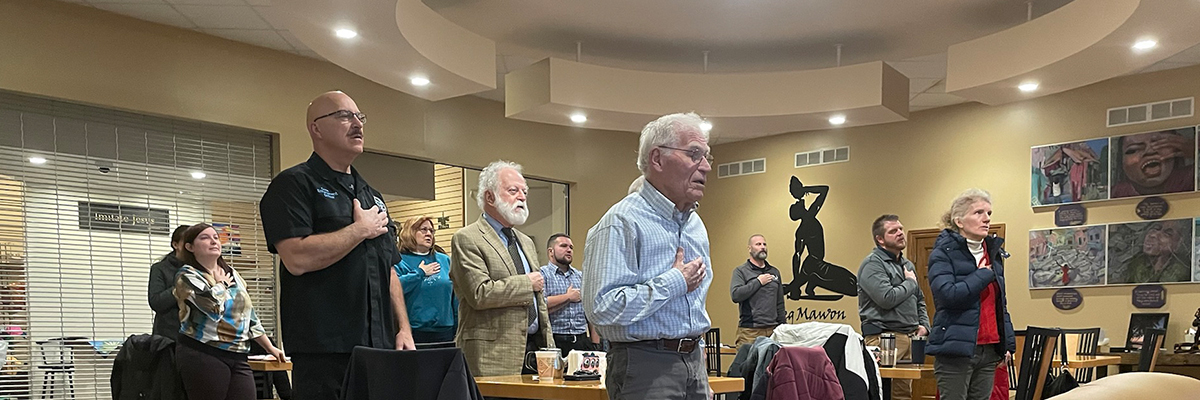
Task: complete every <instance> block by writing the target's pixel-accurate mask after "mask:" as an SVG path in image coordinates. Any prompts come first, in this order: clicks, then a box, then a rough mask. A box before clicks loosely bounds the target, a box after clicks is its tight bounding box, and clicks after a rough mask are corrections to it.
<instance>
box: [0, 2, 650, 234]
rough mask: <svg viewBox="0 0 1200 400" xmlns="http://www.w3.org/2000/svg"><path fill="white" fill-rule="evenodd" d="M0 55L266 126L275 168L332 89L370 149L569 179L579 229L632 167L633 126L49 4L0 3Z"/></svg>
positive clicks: (33, 76)
mask: <svg viewBox="0 0 1200 400" xmlns="http://www.w3.org/2000/svg"><path fill="white" fill-rule="evenodd" d="M0 54H5V55H6V56H4V57H0V71H2V73H0V89H6V90H13V91H18V92H24V93H30V94H35V95H39V96H46V97H53V98H59V99H64V100H70V101H76V102H84V103H90V104H96V105H101V106H105V107H113V108H119V109H126V110H132V111H136V112H142V113H149V114H158V115H166V116H172V117H180V118H187V119H194V120H201V121H208V122H215V123H221V124H227V125H234V126H240V127H246V128H251V129H258V130H263V131H268V132H277V133H278V134H279V148H280V160H281V165H282V166H283V167H285V168H286V167H288V166H291V165H294V164H296V163H299V162H302V161H304V159H305V158H307V157H308V154H309V152H310V151H311V146H310V142H309V139H308V135H307V133H306V132H305V125H304V121H303V116H304V112H305V107H306V106H307V105H308V101H309V100H311V99H312V98H313V97H314V96H316V95H317V94H320V93H321V92H324V91H327V90H331V89H341V90H343V91H345V92H347V93H348V94H350V95H351V96H353V97H354V98H355V100H356V101H357V102H358V105H359V107H360V108H361V109H362V111H363V112H365V113H367V114H368V115H370V117H371V119H370V123H369V124H367V127H366V140H367V146H368V147H369V148H371V149H373V150H377V151H380V152H385V153H390V154H396V155H402V156H410V157H415V158H421V159H426V160H434V161H438V162H443V163H447V164H454V165H461V166H470V167H483V166H485V165H487V163H488V162H490V161H492V160H495V159H497V158H500V157H503V158H506V159H509V160H512V161H516V162H519V163H522V164H524V166H525V171H526V174H527V175H529V176H533V177H543V178H548V179H552V180H557V181H564V182H571V183H572V184H573V185H572V194H573V196H572V198H573V199H574V200H575V201H574V202H573V204H571V219H572V221H575V223H574V224H572V228H573V230H572V234H573V235H578V236H579V237H583V236H584V234H585V233H586V232H587V229H588V228H589V227H590V226H591V225H592V222H594V221H596V220H597V219H599V217H600V215H602V214H603V212H604V211H605V210H606V209H607V208H608V207H609V206H610V205H611V204H612V203H614V202H616V201H617V200H619V199H620V198H621V197H622V194H624V193H625V188H626V187H627V186H628V184H629V182H630V181H631V180H633V178H634V177H635V176H637V170H636V169H635V168H634V152H635V151H636V148H637V137H636V135H633V134H629V133H621V132H611V131H598V130H588V129H578V128H568V127H560V126H550V125H543V124H536V123H529V122H522V121H516V120H510V119H506V118H504V106H503V105H502V104H500V103H497V102H494V101H490V100H485V99H480V98H476V97H463V98H457V99H451V100H446V101H442V102H437V103H431V102H428V101H424V100H421V99H418V98H414V97H411V96H408V95H405V94H403V93H400V92H398V91H395V90H391V89H388V88H386V87H383V86H380V85H378V84H375V83H373V82H370V81H367V80H365V79H363V78H360V77H358V76H356V75H354V74H351V73H349V72H347V71H345V70H342V69H341V68H339V67H337V66H335V65H333V64H329V63H326V62H322V61H318V60H314V59H309V58H305V57H300V56H296V55H292V54H289V53H284V52H279V51H273V50H267V49H263V48H259V47H254V46H250V45H246V44H241V43H237V42H232V41H228V40H224V39H220V38H216V37H213V36H208V35H204V34H201V33H197V32H192V31H188V30H184V29H177V28H172V27H167V26H162V25H157V24H153V23H149V22H144V21H140V20H136V19H132V18H127V17H122V16H118V15H115V14H110V13H107V12H103V11H99V10H96V9H92V8H88V7H82V6H76V5H72V4H66V3H62V2H57V1H49V0H0ZM434 84H435V85H436V84H437V82H434ZM614 162H615V163H616V165H615V166H614V165H613V163H614ZM548 206H549V205H547V207H548ZM580 245H582V241H581V243H580Z"/></svg>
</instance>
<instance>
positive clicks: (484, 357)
mask: <svg viewBox="0 0 1200 400" xmlns="http://www.w3.org/2000/svg"><path fill="white" fill-rule="evenodd" d="M514 231H515V232H516V235H517V240H518V241H519V242H520V244H521V250H522V251H523V252H524V253H525V257H526V258H528V262H529V266H530V268H531V269H532V271H537V269H538V266H540V265H541V264H538V259H537V255H538V251H537V250H536V249H537V247H535V246H534V244H533V239H530V238H529V236H525V234H524V233H521V232H520V231H516V230H515V229H514ZM450 247H451V249H452V250H451V257H450V280H451V281H453V282H454V293H455V294H457V295H458V298H459V299H460V301H459V304H458V334H457V337H456V339H455V341H456V342H457V344H458V347H461V348H462V350H463V354H464V355H466V357H467V366H468V367H469V368H470V369H471V373H472V374H474V375H475V376H497V375H517V374H520V373H521V365H522V364H523V363H524V359H525V341H526V338H527V336H528V335H527V334H526V330H527V329H528V328H529V314H528V312H527V311H526V307H529V305H530V303H531V302H533V301H535V297H534V291H533V283H531V282H530V281H529V278H527V277H524V276H521V275H520V274H519V273H517V268H518V267H517V265H518V264H515V263H513V260H512V257H511V256H509V254H508V248H506V247H504V242H503V241H502V240H501V239H500V234H499V233H498V232H496V230H495V229H492V227H491V226H490V225H488V223H487V221H486V220H484V219H483V217H480V218H479V220H477V221H475V223H473V224H470V225H467V226H466V227H464V228H462V229H460V230H458V232H456V233H455V234H454V237H453V238H452V239H451V240H450ZM536 301H537V307H538V315H539V317H538V325H539V329H538V335H540V336H542V337H543V338H544V339H545V340H542V341H539V343H538V345H539V346H545V347H554V337H553V336H552V335H551V330H550V314H549V313H547V312H546V300H545V298H544V297H543V296H542V293H541V292H537V296H536Z"/></svg>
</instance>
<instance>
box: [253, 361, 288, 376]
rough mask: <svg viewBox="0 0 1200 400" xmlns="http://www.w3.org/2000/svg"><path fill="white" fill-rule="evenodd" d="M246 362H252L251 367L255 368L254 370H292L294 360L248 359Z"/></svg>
mask: <svg viewBox="0 0 1200 400" xmlns="http://www.w3.org/2000/svg"><path fill="white" fill-rule="evenodd" d="M289 358H290V357H289ZM246 362H247V363H249V364H250V369H251V370H254V371H291V370H292V362H291V361H284V362H278V361H274V360H269V361H262V360H248V361H246ZM267 375H270V374H267Z"/></svg>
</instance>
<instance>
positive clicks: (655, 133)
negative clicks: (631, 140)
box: [637, 112, 708, 175]
mask: <svg viewBox="0 0 1200 400" xmlns="http://www.w3.org/2000/svg"><path fill="white" fill-rule="evenodd" d="M702 122H704V119H702V118H700V116H699V115H696V113H694V112H689V113H677V114H670V115H664V116H662V117H659V118H658V119H656V120H654V121H650V123H648V124H646V127H645V128H642V137H641V140H640V141H639V144H638V159H637V167H638V170H639V171H642V175H645V174H646V169H647V168H649V167H650V151H651V150H654V149H655V148H657V147H658V146H675V145H676V144H675V143H677V142H678V141H679V136H680V135H682V134H683V133H684V132H687V131H688V130H695V131H696V132H699V133H700V134H701V135H702V136H703V137H704V140H708V132H705V131H704V130H703V129H700V123H702Z"/></svg>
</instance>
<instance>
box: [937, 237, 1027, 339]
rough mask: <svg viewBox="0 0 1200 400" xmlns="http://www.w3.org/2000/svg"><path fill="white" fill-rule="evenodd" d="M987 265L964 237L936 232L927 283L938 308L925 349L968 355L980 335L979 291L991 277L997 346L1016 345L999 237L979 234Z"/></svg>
mask: <svg viewBox="0 0 1200 400" xmlns="http://www.w3.org/2000/svg"><path fill="white" fill-rule="evenodd" d="M984 244H985V245H986V246H987V251H988V255H989V256H990V257H991V260H992V269H990V270H989V269H981V268H978V267H977V264H976V263H975V256H973V255H971V251H970V250H968V249H967V239H966V238H964V237H963V236H962V235H960V234H958V233H956V232H954V231H951V230H949V229H946V230H943V231H942V233H941V234H940V235H938V238H937V242H936V243H935V244H934V247H933V253H932V254H930V255H929V287H930V289H932V291H933V303H934V306H935V307H936V309H937V313H936V314H934V316H933V331H932V332H929V343H928V345H927V347H926V348H925V352H926V353H928V354H933V355H941V356H960V357H970V356H972V355H974V354H975V340H976V339H977V338H978V337H979V295H980V293H983V289H984V288H986V287H987V285H988V284H990V283H992V282H997V283H999V284H1000V290H999V292H998V293H996V326H997V327H999V328H1000V329H1001V331H1000V337H1001V339H1000V343H999V344H997V345H996V352H997V353H1000V354H1004V352H1005V351H1011V352H1015V351H1016V350H1017V340H1016V336H1015V335H1013V327H1012V318H1011V317H1009V316H1008V300H1006V299H1005V296H1004V258H1003V257H1001V256H1000V253H1001V252H1002V250H1001V247H1000V246H1002V245H1003V244H1004V239H1002V238H999V237H991V236H989V237H987V238H984Z"/></svg>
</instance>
